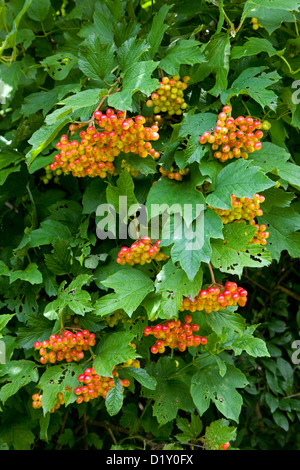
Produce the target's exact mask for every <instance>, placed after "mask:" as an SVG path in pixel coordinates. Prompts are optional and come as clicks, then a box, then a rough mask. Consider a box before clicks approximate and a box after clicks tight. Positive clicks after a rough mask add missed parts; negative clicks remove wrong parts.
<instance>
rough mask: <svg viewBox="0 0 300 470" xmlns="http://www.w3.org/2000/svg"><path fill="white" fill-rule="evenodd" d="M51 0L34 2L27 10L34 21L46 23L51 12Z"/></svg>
mask: <svg viewBox="0 0 300 470" xmlns="http://www.w3.org/2000/svg"><path fill="white" fill-rule="evenodd" d="M50 6H51V2H50V0H33V1H32V3H31V5H30V7H29V8H28V10H27V15H28V16H29V18H31V19H33V20H34V21H39V22H41V21H44V19H45V18H46V16H47V15H48V12H49V10H50Z"/></svg>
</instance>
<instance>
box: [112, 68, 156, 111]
mask: <svg viewBox="0 0 300 470" xmlns="http://www.w3.org/2000/svg"><path fill="white" fill-rule="evenodd" d="M156 67H157V63H156V62H153V61H152V60H147V61H141V62H137V63H135V64H134V65H133V66H132V67H131V68H128V69H126V70H125V71H123V72H122V73H121V77H122V90H121V91H119V92H118V93H113V94H112V95H109V97H108V99H107V102H108V105H109V106H111V107H113V108H116V109H120V110H121V111H132V97H133V95H134V94H135V93H136V92H137V91H140V92H141V93H143V94H145V95H146V96H149V95H150V94H151V93H152V92H153V91H154V90H156V89H157V88H158V86H159V81H158V79H157V78H151V74H152V72H153V71H154V70H155V69H156Z"/></svg>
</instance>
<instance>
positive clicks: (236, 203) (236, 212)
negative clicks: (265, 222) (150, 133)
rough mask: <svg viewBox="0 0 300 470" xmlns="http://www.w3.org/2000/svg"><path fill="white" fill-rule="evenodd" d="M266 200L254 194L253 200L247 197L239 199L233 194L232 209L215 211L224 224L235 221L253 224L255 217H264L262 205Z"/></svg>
mask: <svg viewBox="0 0 300 470" xmlns="http://www.w3.org/2000/svg"><path fill="white" fill-rule="evenodd" d="M264 200H265V197H264V196H262V195H260V194H257V193H256V194H254V197H253V199H250V198H247V197H240V198H237V197H236V196H234V195H233V194H232V195H231V205H232V209H216V208H213V209H214V211H215V212H216V213H217V214H219V216H220V217H221V219H222V221H223V224H228V223H230V222H233V221H234V220H248V221H249V222H250V223H252V224H253V223H254V218H255V217H257V216H261V215H263V211H262V210H261V208H260V205H261V204H262V203H263V202H264Z"/></svg>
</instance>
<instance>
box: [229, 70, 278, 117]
mask: <svg viewBox="0 0 300 470" xmlns="http://www.w3.org/2000/svg"><path fill="white" fill-rule="evenodd" d="M266 68H267V67H264V66H261V67H248V68H247V69H245V70H243V72H242V73H241V74H240V75H239V77H238V78H237V79H236V80H234V82H233V83H232V85H231V88H229V89H227V90H224V91H222V93H221V101H222V103H223V104H225V103H226V102H228V100H230V99H231V98H232V97H233V96H239V95H249V96H250V97H251V98H253V99H254V100H255V101H256V102H257V103H258V104H260V105H261V107H262V108H263V109H264V108H265V107H266V106H268V107H269V108H270V109H272V110H273V111H275V110H276V108H277V100H278V97H277V95H276V93H275V92H274V91H273V90H269V89H268V88H269V87H271V86H272V85H273V86H274V84H275V83H277V82H278V81H279V80H280V78H281V77H280V75H279V74H278V73H277V72H275V71H273V72H269V73H266V72H264V70H266Z"/></svg>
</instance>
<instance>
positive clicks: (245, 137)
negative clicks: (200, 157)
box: [199, 105, 263, 162]
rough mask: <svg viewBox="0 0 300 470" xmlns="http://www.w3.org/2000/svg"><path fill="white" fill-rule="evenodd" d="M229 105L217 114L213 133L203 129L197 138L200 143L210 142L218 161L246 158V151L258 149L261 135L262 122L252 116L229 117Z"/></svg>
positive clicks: (260, 145)
mask: <svg viewBox="0 0 300 470" xmlns="http://www.w3.org/2000/svg"><path fill="white" fill-rule="evenodd" d="M230 113H231V107H230V106H228V105H227V106H224V107H223V111H222V112H221V113H219V115H218V118H219V119H218V121H217V125H216V127H215V129H214V133H213V134H211V133H210V132H209V131H205V132H204V133H203V134H202V135H201V136H200V138H199V142H200V144H206V143H209V144H211V148H212V150H213V151H214V157H215V158H217V159H218V160H219V161H220V162H225V161H226V160H228V159H232V158H240V157H241V158H244V159H247V158H248V153H253V152H254V151H256V150H260V149H261V147H262V143H261V142H260V140H261V139H262V137H263V131H262V130H261V127H262V123H261V122H260V121H258V120H254V119H253V118H252V117H250V116H247V117H244V116H239V117H237V118H236V119H234V118H233V117H230V116H229V115H230Z"/></svg>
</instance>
